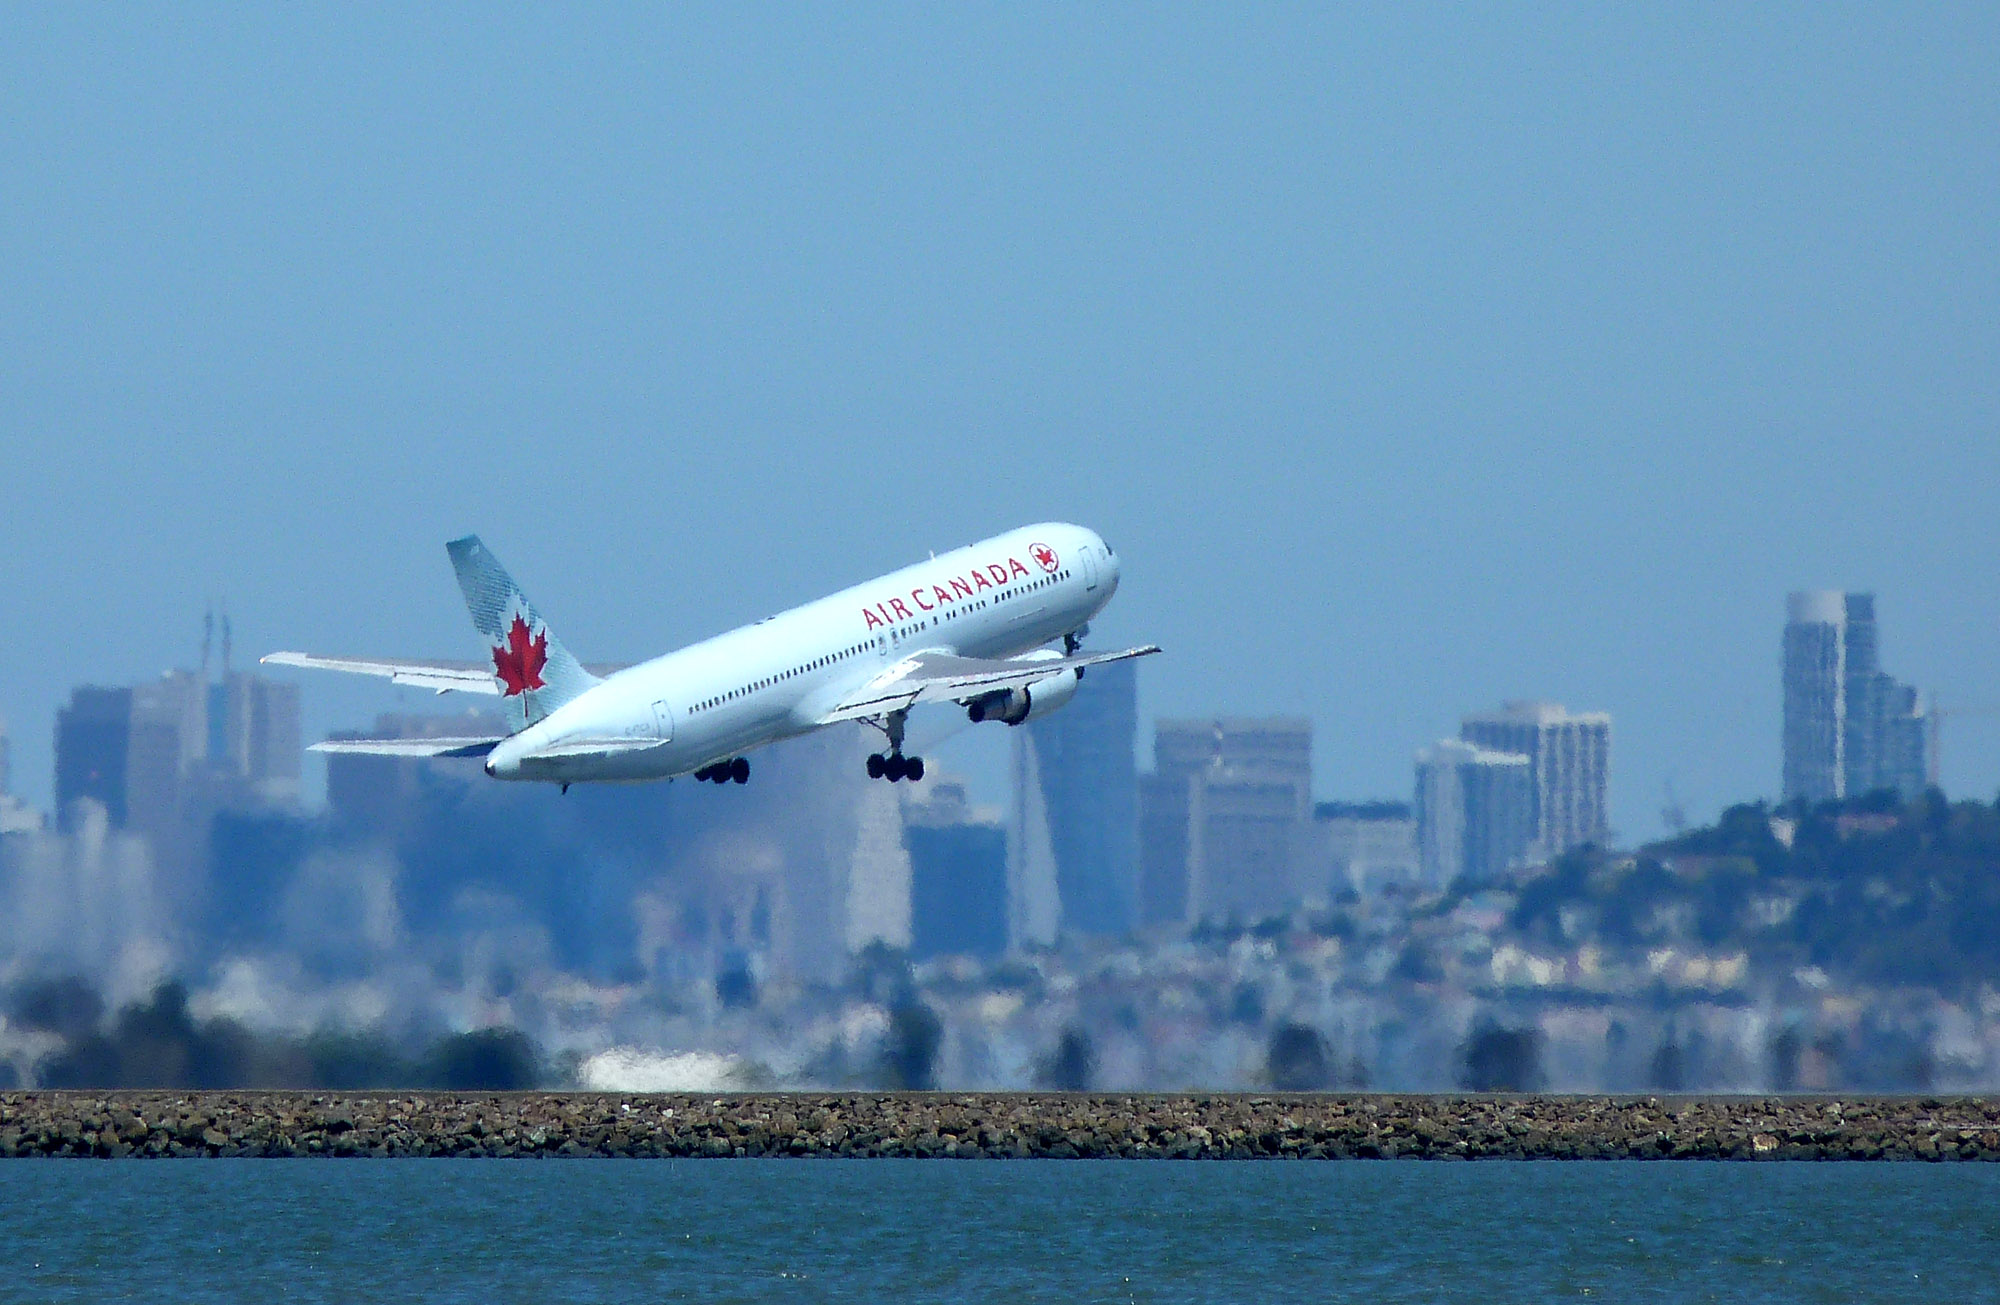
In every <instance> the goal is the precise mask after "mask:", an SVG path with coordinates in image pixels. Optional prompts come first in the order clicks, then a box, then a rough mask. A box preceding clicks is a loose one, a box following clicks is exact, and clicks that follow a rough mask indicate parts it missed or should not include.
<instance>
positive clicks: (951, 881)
mask: <svg viewBox="0 0 2000 1305" xmlns="http://www.w3.org/2000/svg"><path fill="white" fill-rule="evenodd" d="M903 838H904V841H905V842H906V843H908V845H909V849H910V956H911V959H913V960H920V961H921V960H928V959H930V958H931V957H933V956H988V957H991V956H998V955H1000V954H1001V953H1002V952H1004V951H1006V950H1007V832H1006V830H1005V829H1004V828H1003V827H1002V826H1001V824H1000V820H999V817H998V815H997V813H995V812H992V811H987V810H983V809H981V808H978V807H974V806H972V805H971V803H970V802H968V801H967V799H966V792H965V785H964V784H962V783H959V782H957V781H955V780H950V779H943V778H938V779H934V780H932V781H931V782H930V783H927V784H922V785H918V786H916V787H914V788H909V789H905V790H904V792H903Z"/></svg>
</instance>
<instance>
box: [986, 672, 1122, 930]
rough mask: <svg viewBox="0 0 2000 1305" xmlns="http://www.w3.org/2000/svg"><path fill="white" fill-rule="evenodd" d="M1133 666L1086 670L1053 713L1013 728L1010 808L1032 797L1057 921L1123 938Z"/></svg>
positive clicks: (1018, 805)
mask: <svg viewBox="0 0 2000 1305" xmlns="http://www.w3.org/2000/svg"><path fill="white" fill-rule="evenodd" d="M1138 683H1139V681H1138V663H1137V662H1136V661H1126V662H1113V663H1111V664H1110V665H1108V666H1094V667H1092V668H1091V669H1090V673H1089V674H1088V675H1086V676H1085V677H1084V679H1083V682H1082V683H1081V684H1079V685H1078V686H1077V691H1076V697H1075V698H1074V699H1073V700H1072V701H1071V702H1070V704H1069V705H1068V706H1067V707H1064V708H1063V709H1062V710H1061V711H1059V712H1056V713H1055V714H1054V715H1052V716H1048V717H1045V718H1043V719H1041V720H1035V721H1030V722H1028V723H1027V724H1026V725H1024V726H1022V727H1021V728H1020V729H1018V730H1016V731H1015V732H1014V739H1013V745H1014V747H1015V749H1016V751H1017V752H1019V751H1022V750H1029V749H1031V750H1032V751H1033V752H1034V765H1033V766H1029V765H1026V764H1023V762H1022V761H1020V760H1017V762H1016V764H1015V767H1014V772H1015V775H1016V777H1017V779H1023V780H1024V779H1025V777H1027V776H1028V775H1029V774H1031V773H1032V774H1033V776H1034V778H1035V780H1036V781H1037V782H1036V783H1034V784H1032V785H1029V784H1026V783H1023V785H1022V787H1021V789H1020V791H1018V792H1017V793H1016V794H1015V803H1016V807H1017V809H1018V808H1020V807H1021V806H1023V805H1025V804H1033V803H1039V804H1040V805H1041V808H1042V811H1041V816H1040V819H1041V820H1042V821H1044V822H1046V825H1047V830H1048V840H1049V850H1050V853H1051V855H1052V856H1053V857H1054V860H1055V882H1056V896H1057V898H1058V899H1059V901H1060V903H1061V916H1062V927H1063V928H1064V929H1068V930H1075V931H1077V932H1080V933H1093V934H1113V935H1116V934H1124V933H1129V932H1131V930H1132V928H1133V927H1134V926H1135V925H1136V924H1137V923H1138V897H1139V766H1138V758H1137V755H1136V752H1135V745H1136V743H1137V736H1138V731H1139V707H1138Z"/></svg>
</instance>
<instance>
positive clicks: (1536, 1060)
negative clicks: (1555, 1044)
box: [1459, 1019, 1542, 1092]
mask: <svg viewBox="0 0 2000 1305" xmlns="http://www.w3.org/2000/svg"><path fill="white" fill-rule="evenodd" d="M1459 1068H1460V1073H1459V1085H1460V1086H1461V1087H1465V1088H1469V1089H1470V1090H1472V1091H1474V1092H1533V1091H1534V1090H1535V1089H1537V1088H1539V1087H1540V1086H1541V1085H1542V1035H1541V1032H1540V1030H1537V1029H1532V1028H1522V1029H1505V1028H1501V1027H1500V1026H1499V1025H1498V1024H1496V1023H1494V1022H1493V1021H1492V1020H1490V1019H1485V1020H1481V1021H1480V1022H1479V1023H1478V1024H1477V1025H1475V1026H1473V1030H1472V1036H1471V1037H1469V1038H1467V1039H1466V1041H1465V1045H1464V1046H1463V1047H1461V1048H1459Z"/></svg>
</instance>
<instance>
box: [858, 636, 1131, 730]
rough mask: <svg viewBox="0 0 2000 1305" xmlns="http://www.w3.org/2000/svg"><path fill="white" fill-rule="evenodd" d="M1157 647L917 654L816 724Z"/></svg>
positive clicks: (951, 697)
mask: <svg viewBox="0 0 2000 1305" xmlns="http://www.w3.org/2000/svg"><path fill="white" fill-rule="evenodd" d="M1158 651H1160V650H1159V647H1158V646H1157V645H1154V644H1150V643H1149V644H1147V645H1145V646H1144V647H1141V648H1126V649H1124V650H1122V651H1120V652H1108V653H1078V654H1076V655H1075V656H1071V657H1049V658H1046V659H1043V660H1040V661H1030V660H1027V659H1025V658H1020V657H1009V658H1005V659H1000V660H994V659H989V658H982V657H957V656H953V655H952V654H950V653H917V654H916V655H915V656H913V657H908V658H905V659H904V660H902V661H900V662H897V663H896V664H895V665H894V666H891V667H890V668H889V669H888V670H886V671H884V672H882V674H880V675H878V676H876V677H875V678H874V679H872V680H870V681H869V682H868V683H867V684H864V685H862V686H861V688H860V689H858V690H857V691H855V692H854V693H851V694H849V695H848V696H847V697H846V698H844V699H842V701H841V702H840V704H839V705H838V706H836V707H835V708H834V709H833V710H832V711H830V712H828V713H827V714H826V715H824V716H822V717H820V718H819V721H818V723H819V724H821V725H831V724H833V723H834V722H835V721H842V720H866V719H868V718H870V717H874V716H881V715H885V714H887V713H888V712H892V711H902V710H905V709H907V708H909V707H914V706H916V705H917V704H918V703H922V702H958V701H963V700H964V699H966V698H970V697H974V696H976V695H978V694H982V693H992V692H995V691H996V690H1000V689H1015V688H1023V687H1025V686H1027V685H1030V684H1033V683H1034V682H1035V681H1037V680H1044V679H1047V678H1048V677H1049V676H1051V675H1056V674H1059V673H1061V672H1063V671H1081V670H1083V669H1084V668H1085V667H1088V666H1102V665H1103V664H1104V663H1106V662H1122V661H1125V660H1126V659H1128V658H1131V657H1144V656H1147V655H1148V654H1151V653H1156V652H1158Z"/></svg>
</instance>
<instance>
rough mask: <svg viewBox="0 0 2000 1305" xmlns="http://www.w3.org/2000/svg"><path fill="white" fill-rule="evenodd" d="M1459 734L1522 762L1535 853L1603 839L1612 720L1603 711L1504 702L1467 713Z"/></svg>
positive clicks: (1561, 850) (1606, 828) (1550, 853)
mask: <svg viewBox="0 0 2000 1305" xmlns="http://www.w3.org/2000/svg"><path fill="white" fill-rule="evenodd" d="M1459 737H1460V738H1462V739H1464V740H1465V741H1466V742H1467V743H1472V744H1476V745H1478V746H1479V747H1481V748H1485V749H1487V750H1488V751H1492V752H1517V753H1519V754H1521V755H1522V756H1524V757H1526V758H1527V759H1528V774H1529V782H1530V784H1531V785H1532V788H1533V793H1534V803H1533V808H1532V817H1533V818H1532V824H1531V826H1530V828H1531V831H1532V832H1531V834H1530V837H1531V839H1532V840H1533V842H1534V843H1535V844H1536V847H1535V849H1534V850H1535V852H1536V854H1538V855H1541V856H1546V857H1556V856H1561V855H1562V854H1563V853H1564V852H1567V851H1569V849H1571V848H1573V847H1580V846H1582V845H1583V844H1585V843H1602V842H1604V840H1605V838H1606V837H1607V836H1608V834H1609V832H1610V826H1609V820H1608V818H1607V816H1606V807H1607V797H1608V794H1607V790H1608V789H1609V787H1610V779H1611V717H1610V716H1609V715H1608V714H1606V713H1605V712H1601V711H1587V712H1578V713H1575V714H1572V713H1570V712H1568V711H1565V710H1564V709H1563V708H1562V707H1561V706H1560V705H1559V704H1557V703H1553V702H1509V703H1506V704H1505V705H1503V706H1502V707H1501V709H1500V710H1499V711H1495V712H1483V713H1480V714H1478V715H1473V716H1467V717H1465V718H1464V719H1463V720H1462V721H1461V722H1460V723H1459Z"/></svg>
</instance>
